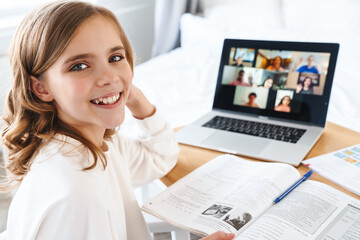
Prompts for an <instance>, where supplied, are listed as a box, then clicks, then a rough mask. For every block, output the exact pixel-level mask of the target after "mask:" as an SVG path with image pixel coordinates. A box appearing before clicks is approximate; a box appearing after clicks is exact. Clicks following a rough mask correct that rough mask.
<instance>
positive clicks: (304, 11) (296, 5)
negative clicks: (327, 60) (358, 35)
mask: <svg viewBox="0 0 360 240" xmlns="http://www.w3.org/2000/svg"><path fill="white" fill-rule="evenodd" d="M282 10H283V16H284V24H285V27H286V28H287V29H291V30H300V31H309V30H310V31H318V32H329V33H346V32H351V31H359V28H360V1H359V0H341V1H339V0H283V9H282Z"/></svg>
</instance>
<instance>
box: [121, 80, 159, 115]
mask: <svg viewBox="0 0 360 240" xmlns="http://www.w3.org/2000/svg"><path fill="white" fill-rule="evenodd" d="M126 106H127V107H128V108H129V110H130V111H131V113H132V115H133V116H134V117H135V118H137V119H144V118H147V117H150V116H152V115H153V114H154V113H155V111H156V109H155V107H154V105H152V104H151V103H150V102H149V100H148V99H147V98H146V97H145V96H144V94H143V93H142V91H141V90H140V89H139V88H137V87H136V86H134V84H131V87H130V91H129V96H128V99H127V101H126Z"/></svg>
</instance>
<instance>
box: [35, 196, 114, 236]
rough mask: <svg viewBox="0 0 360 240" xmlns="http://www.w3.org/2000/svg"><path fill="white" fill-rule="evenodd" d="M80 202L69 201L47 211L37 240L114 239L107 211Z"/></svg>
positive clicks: (59, 203) (57, 204) (86, 202)
mask: <svg viewBox="0 0 360 240" xmlns="http://www.w3.org/2000/svg"><path fill="white" fill-rule="evenodd" d="M78 200H79V199H78ZM78 200H76V199H75V200H73V199H67V200H64V201H61V202H58V203H56V204H54V205H53V206H51V208H49V209H47V211H46V215H45V217H44V218H43V221H42V222H41V223H40V226H39V228H38V229H39V230H38V232H37V234H36V238H35V239H37V240H48V239H53V240H63V239H69V240H72V239H74V240H76V239H88V240H97V239H112V234H111V229H110V225H111V224H110V223H109V218H108V216H107V211H106V210H105V211H104V210H103V209H101V210H100V209H97V208H98V206H97V205H95V204H94V205H91V204H89V203H90V201H86V200H85V201H78Z"/></svg>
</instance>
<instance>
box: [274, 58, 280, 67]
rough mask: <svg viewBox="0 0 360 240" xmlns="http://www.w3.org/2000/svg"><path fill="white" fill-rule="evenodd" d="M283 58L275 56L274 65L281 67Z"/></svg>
mask: <svg viewBox="0 0 360 240" xmlns="http://www.w3.org/2000/svg"><path fill="white" fill-rule="evenodd" d="M280 64H281V59H280V58H279V57H275V59H274V67H280Z"/></svg>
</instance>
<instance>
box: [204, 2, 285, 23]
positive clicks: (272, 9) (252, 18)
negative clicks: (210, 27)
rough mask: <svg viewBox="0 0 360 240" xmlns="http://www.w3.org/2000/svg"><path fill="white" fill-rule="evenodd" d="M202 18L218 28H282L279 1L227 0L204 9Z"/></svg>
mask: <svg viewBox="0 0 360 240" xmlns="http://www.w3.org/2000/svg"><path fill="white" fill-rule="evenodd" d="M204 16H205V17H206V18H208V19H210V20H211V21H212V22H213V23H214V24H218V25H220V26H238V27H239V28H241V27H253V28H257V27H261V28H263V27H272V28H280V27H283V24H282V17H281V4H280V0H251V1H248V0H237V1H229V0H227V1H225V4H222V5H215V6H212V7H207V8H205V9H204Z"/></svg>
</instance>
